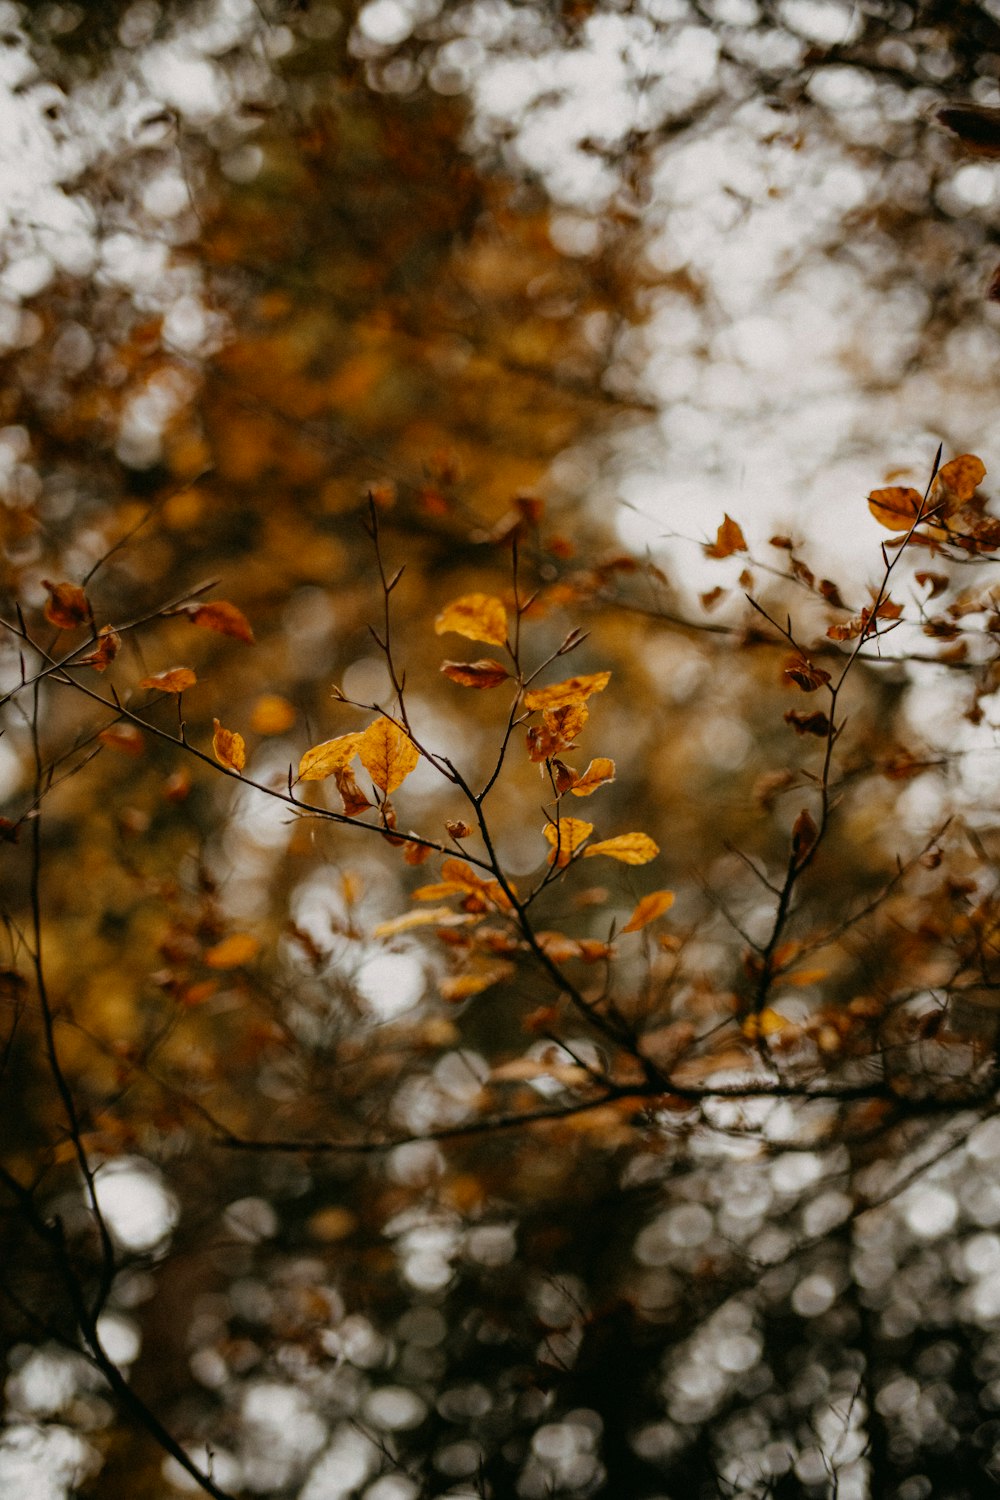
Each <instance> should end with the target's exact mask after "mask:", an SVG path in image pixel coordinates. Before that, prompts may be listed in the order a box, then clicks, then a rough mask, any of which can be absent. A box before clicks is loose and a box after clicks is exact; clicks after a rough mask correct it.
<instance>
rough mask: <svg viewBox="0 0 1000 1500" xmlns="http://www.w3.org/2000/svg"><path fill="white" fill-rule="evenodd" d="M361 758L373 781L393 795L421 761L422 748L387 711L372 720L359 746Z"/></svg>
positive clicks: (382, 789) (387, 793)
mask: <svg viewBox="0 0 1000 1500" xmlns="http://www.w3.org/2000/svg"><path fill="white" fill-rule="evenodd" d="M357 753H358V759H359V760H360V762H361V764H362V765H363V766H364V768H365V770H366V771H367V772H368V774H369V776H370V777H371V779H372V781H374V783H375V785H376V786H377V787H378V788H379V790H380V791H382V792H383V793H384V794H385V796H387V797H390V796H391V795H392V793H393V792H394V791H395V790H396V789H397V787H400V786H402V784H403V782H404V781H405V780H406V778H407V776H409V775H410V773H411V771H414V770H416V768H417V765H418V764H419V762H420V752H419V751H418V749H417V747H416V745H414V743H413V741H412V740H411V739H410V737H409V735H407V734H406V733H405V732H404V731H403V730H402V729H400V727H399V725H398V724H394V723H393V721H392V720H391V719H387V718H386V717H385V716H384V715H383V716H382V718H380V719H376V720H375V721H374V723H372V724H369V726H368V728H367V729H366V730H365V732H364V734H362V736H361V738H360V740H359V741H358V747H357Z"/></svg>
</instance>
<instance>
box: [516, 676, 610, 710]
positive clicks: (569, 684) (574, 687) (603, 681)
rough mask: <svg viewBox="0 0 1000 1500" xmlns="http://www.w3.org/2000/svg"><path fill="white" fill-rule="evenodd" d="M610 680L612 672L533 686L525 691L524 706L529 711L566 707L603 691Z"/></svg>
mask: <svg viewBox="0 0 1000 1500" xmlns="http://www.w3.org/2000/svg"><path fill="white" fill-rule="evenodd" d="M610 681H611V673H610V672H591V673H590V674H589V675H587V676H584V677H567V679H566V681H565V682H553V683H551V684H550V685H549V686H548V687H543V688H533V689H531V690H530V691H529V692H527V693H525V695H524V706H525V708H526V709H527V710H528V712H529V713H534V711H535V710H536V709H538V708H565V707H568V706H569V705H570V704H574V705H575V704H579V703H583V702H585V700H586V699H587V698H589V697H590V695H591V694H592V693H602V692H603V691H604V689H605V688H606V687H607V685H608V683H609V682H610Z"/></svg>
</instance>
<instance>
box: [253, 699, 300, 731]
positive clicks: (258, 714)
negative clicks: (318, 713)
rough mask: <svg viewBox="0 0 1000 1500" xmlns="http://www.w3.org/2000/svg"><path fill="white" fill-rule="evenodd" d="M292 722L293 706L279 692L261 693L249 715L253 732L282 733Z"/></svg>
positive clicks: (293, 715) (293, 717) (293, 718)
mask: <svg viewBox="0 0 1000 1500" xmlns="http://www.w3.org/2000/svg"><path fill="white" fill-rule="evenodd" d="M294 723H295V706H294V704H291V703H289V701H288V699H287V698H283V697H282V696H281V694H280V693H262V694H261V696H260V697H259V698H258V699H257V702H256V703H255V704H254V706H253V712H252V713H251V715H250V728H251V729H252V730H253V732H254V734H284V733H285V730H286V729H291V727H292V725H293V724H294Z"/></svg>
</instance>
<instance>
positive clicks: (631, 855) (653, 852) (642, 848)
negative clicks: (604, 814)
mask: <svg viewBox="0 0 1000 1500" xmlns="http://www.w3.org/2000/svg"><path fill="white" fill-rule="evenodd" d="M659 852H660V846H659V845H658V844H655V843H654V842H653V840H652V839H651V838H650V836H649V834H648V833H620V834H619V835H618V837H617V838H613V839H602V840H601V842H600V843H599V844H591V845H590V847H589V848H588V849H585V850H584V851H583V857H584V859H590V858H591V856H592V855H595V854H606V855H607V856H608V858H609V859H617V860H620V861H621V863H622V864H623V865H647V864H648V863H649V861H650V860H651V859H655V858H656V856H657V855H658V854H659Z"/></svg>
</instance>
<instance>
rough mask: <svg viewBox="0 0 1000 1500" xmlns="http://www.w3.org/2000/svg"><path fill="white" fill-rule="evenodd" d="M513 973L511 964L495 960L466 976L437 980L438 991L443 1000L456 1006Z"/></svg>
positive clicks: (504, 960) (460, 975)
mask: <svg viewBox="0 0 1000 1500" xmlns="http://www.w3.org/2000/svg"><path fill="white" fill-rule="evenodd" d="M513 972H514V965H513V964H512V963H508V962H507V960H506V959H497V960H495V961H494V962H493V963H490V964H486V965H484V966H483V967H482V968H480V969H474V970H472V971H471V972H470V973H468V974H459V975H457V976H456V977H455V978H454V979H441V980H439V981H438V989H439V990H440V991H441V995H442V997H443V998H444V999H445V1000H450V1001H451V1002H452V1004H456V1005H457V1004H458V1002H459V1001H460V1000H468V998H469V996H470V995H480V994H482V992H483V990H488V989H489V987H490V985H492V984H498V983H499V981H500V980H501V979H509V978H510V976H511V974H513Z"/></svg>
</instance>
